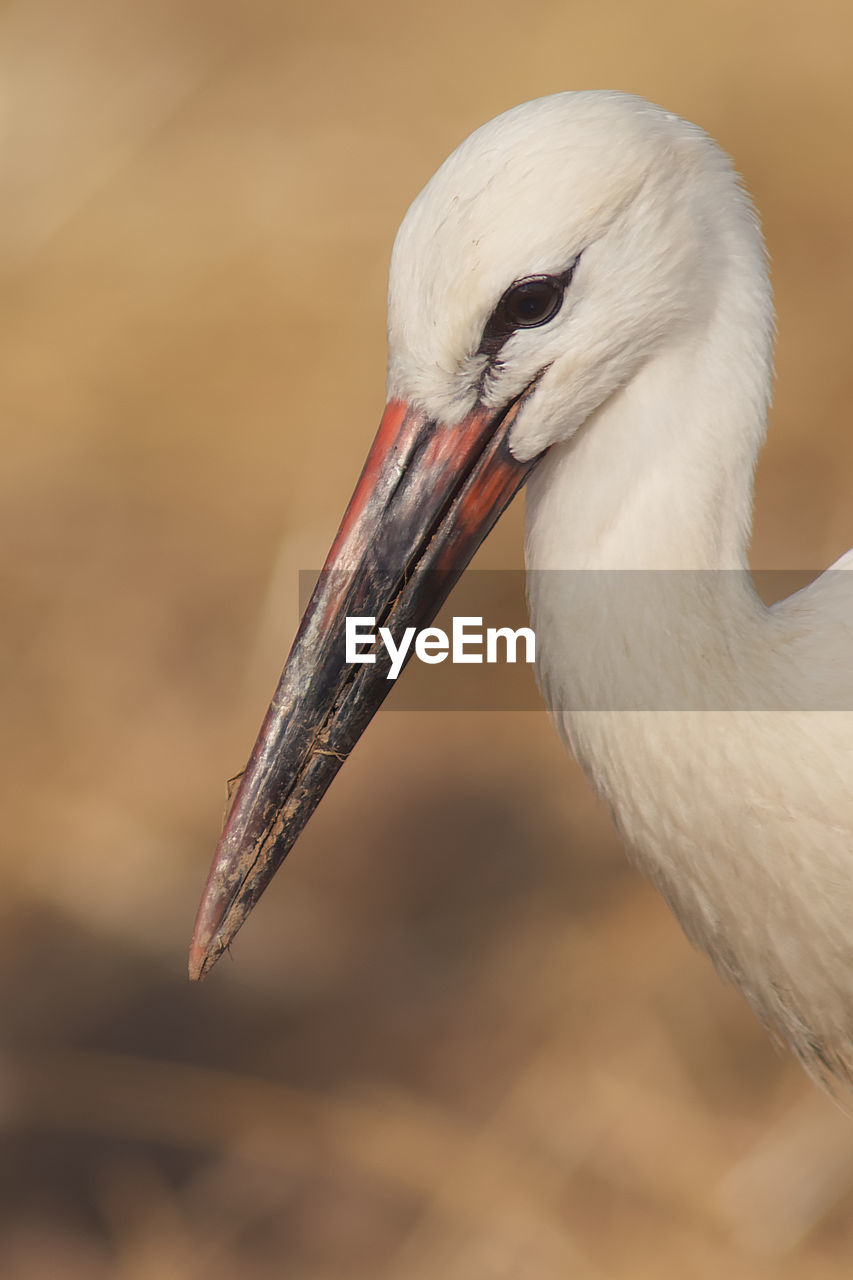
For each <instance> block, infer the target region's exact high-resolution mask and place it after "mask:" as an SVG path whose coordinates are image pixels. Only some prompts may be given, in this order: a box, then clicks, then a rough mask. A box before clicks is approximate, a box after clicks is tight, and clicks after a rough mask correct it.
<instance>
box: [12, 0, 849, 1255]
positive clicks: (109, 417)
mask: <svg viewBox="0 0 853 1280" xmlns="http://www.w3.org/2000/svg"><path fill="white" fill-rule="evenodd" d="M851 40H853V18H851V17H850V14H849V9H848V7H847V6H845V5H840V4H837V3H834V2H833V0H813V2H812V3H811V4H809V5H802V4H793V3H780V0H772V2H771V0H752V2H751V3H749V2H748V3H746V4H744V3H743V0H738V2H735V0H719V2H717V3H714V2H712V0H699V3H694V4H685V3H683V0H657V2H649V3H646V2H641V3H631V2H630V0H603V2H599V3H597V4H594V5H592V4H585V3H583V4H582V3H580V2H579V0H572V2H567V0H562V2H556V0H555V2H551V3H548V2H546V0H528V3H527V4H525V5H519V4H518V3H517V0H512V2H510V0H467V2H462V3H460V0H434V2H433V3H429V4H422V5H414V4H410V3H405V2H404V3H400V0H397V2H396V3H392V2H390V0H388V2H387V3H386V2H385V0H367V2H366V3H362V4H345V3H343V2H342V0H336V2H334V3H320V4H318V5H316V6H314V7H309V6H307V5H297V4H295V3H289V2H288V0H282V2H281V3H278V4H275V3H272V2H271V0H267V2H264V0H77V2H76V3H74V4H71V3H67V2H65V3H63V0H20V2H19V3H9V4H4V5H2V6H0V68H1V70H0V85H1V86H2V123H3V129H4V143H3V153H2V165H0V184H1V185H2V198H0V274H2V291H0V308H2V311H1V312H0V314H2V329H3V334H2V342H0V395H2V401H3V412H2V424H3V426H2V429H3V465H2V479H0V485H2V488H0V521H2V550H0V557H2V559H0V566H2V602H3V624H4V625H3V628H2V633H3V662H2V668H0V670H2V677H3V695H4V710H3V716H2V726H0V732H2V735H3V737H2V746H3V759H2V770H0V780H2V787H3V790H4V796H3V807H2V813H3V840H2V874H3V885H4V892H3V895H2V899H3V901H2V908H0V909H2V916H3V920H2V923H3V928H2V932H0V948H1V950H0V957H2V963H1V964H0V1001H2V1013H0V1035H2V1060H1V1061H0V1118H2V1123H3V1137H2V1168H0V1275H2V1276H3V1277H4V1278H6V1280H36V1278H38V1280H42V1278H44V1280H54V1278H56V1277H68V1278H69V1280H101V1277H106V1276H111V1277H112V1276H114V1277H119V1278H120V1280H196V1277H199V1278H200V1277H204V1278H205V1280H218V1278H219V1277H232V1276H235V1275H239V1276H245V1277H248V1278H249V1280H267V1278H268V1277H281V1276H284V1277H288V1280H289V1278H291V1277H292V1278H293V1280H344V1278H347V1280H350V1278H351V1280H362V1278H364V1280H368V1278H370V1280H373V1278H377V1280H421V1278H423V1280H428V1278H429V1280H432V1278H433V1277H435V1276H439V1275H440V1276H442V1277H444V1278H445V1280H504V1278H506V1280H510V1278H513V1280H515V1278H522V1277H523V1278H524V1280H527V1278H528V1277H530V1278H531V1280H552V1278H554V1280H562V1278H563V1277H580V1278H584V1280H586V1278H589V1280H622V1278H626V1280H627V1278H628V1277H630V1278H631V1280H635V1278H636V1280H640V1278H641V1277H642V1278H645V1277H649V1278H650V1280H651V1278H654V1280H660V1278H662V1277H663V1278H666V1277H684V1276H691V1277H706V1276H707V1277H715V1278H716V1277H718V1276H719V1275H720V1274H721V1273H722V1274H725V1275H726V1276H727V1277H730V1278H731V1280H739V1278H741V1277H756V1276H757V1277H763V1276H774V1277H783V1280H784V1278H787V1277H809V1278H812V1277H815V1278H817V1280H821V1278H822V1277H833V1278H834V1277H847V1276H849V1275H850V1274H851V1272H853V1219H851V1210H853V1121H849V1120H848V1119H847V1118H846V1117H845V1116H844V1115H842V1114H841V1113H840V1112H839V1111H837V1110H835V1109H834V1108H833V1107H832V1105H831V1104H830V1103H829V1102H828V1101H826V1100H825V1099H824V1098H823V1097H822V1096H821V1095H819V1094H818V1092H817V1091H816V1090H815V1089H814V1088H813V1087H812V1086H811V1085H810V1084H809V1082H808V1081H807V1080H806V1079H805V1078H804V1077H803V1076H802V1075H801V1073H800V1072H799V1070H798V1069H797V1068H796V1067H795V1066H794V1065H793V1064H792V1063H791V1062H790V1061H789V1060H788V1058H787V1057H785V1056H784V1055H780V1054H779V1053H777V1052H776V1051H775V1050H774V1048H773V1047H772V1045H771V1044H770V1043H769V1042H768V1040H767V1039H766V1037H765V1036H764V1034H763V1032H762V1031H761V1030H760V1029H759V1028H758V1027H757V1026H756V1025H755V1024H754V1022H753V1020H752V1018H751V1016H750V1015H749V1013H748V1012H747V1011H746V1009H745V1007H744V1006H743V1004H742V1002H741V1001H740V999H739V998H738V997H736V996H735V995H734V994H733V993H731V992H730V991H728V990H726V989H725V988H723V987H722V986H721V985H720V984H719V983H718V981H717V979H716V978H715V976H714V975H713V973H712V972H711V970H710V966H709V965H708V964H707V963H706V962H705V961H704V960H703V959H702V958H700V957H698V956H697V955H695V954H694V953H693V952H692V951H691V950H690V948H689V947H688V945H687V943H686V942H685V941H684V940H683V938H682V937H681V935H680V933H679V932H678V929H677V928H676V926H675V924H674V923H673V921H672V920H671V919H670V917H669V915H668V914H667V912H666V910H665V908H664V906H663V904H662V903H661V902H660V901H659V900H658V898H657V897H656V896H655V895H654V894H653V893H652V891H651V890H650V889H648V888H647V887H646V886H645V885H644V884H643V883H641V882H640V881H639V880H638V878H637V877H636V875H635V874H634V873H633V872H632V871H630V870H629V869H628V868H627V867H626V865H625V863H624V860H623V856H622V853H621V851H620V848H619V845H618V841H617V839H616V837H615V836H614V834H613V832H612V831H611V828H610V826H609V824H608V822H607V819H606V817H605V816H604V815H603V813H602V812H601V811H600V809H599V808H598V806H597V805H596V803H595V801H594V800H593V799H592V797H591V796H590V794H589V792H588V789H587V787H586V785H585V784H584V782H583V779H582V778H581V777H580V775H579V772H578V770H577V768H576V767H575V766H574V765H573V764H571V763H570V762H569V761H568V760H567V759H566V758H565V756H564V753H563V751H562V749H561V748H560V746H559V744H558V743H557V741H556V738H555V735H554V733H553V731H552V729H551V727H550V725H549V723H548V721H547V719H546V717H545V715H544V714H543V713H529V714H520V713H516V714H511V713H507V714H499V713H491V714H488V713H483V714H479V715H476V714H450V713H441V714H433V715H430V714H428V713H422V714H412V713H402V712H386V713H383V714H380V716H379V717H378V719H377V721H376V723H375V724H374V725H373V726H372V728H371V729H370V731H369V733H368V735H367V736H366V738H365V740H364V742H363V743H362V745H361V746H360V747H359V750H358V751H357V752H356V754H355V756H354V758H353V760H352V761H351V763H350V764H349V765H348V766H347V768H346V769H345V770H344V771H343V774H342V775H341V777H340V779H339V780H338V782H337V783H336V785H335V787H334V788H333V790H332V792H331V793H330V795H329V796H328V797H327V800H326V802H325V803H324V805H323V806H322V807H321V809H320V811H319V813H318V814H317V816H316V818H315V819H314V821H313V822H312V824H311V827H310V828H309V830H308V832H307V833H306V834H305V836H304V838H303V839H302V841H301V842H300V844H299V846H298V847H297V849H296V851H295V852H294V853H293V855H292V856H291V858H290V859H289V861H288V864H287V867H286V869H285V870H284V871H283V872H282V873H281V874H280V875H279V877H278V879H277V881H276V883H275V885H274V887H273V888H272V889H271V890H270V892H269V893H268V895H267V897H266V898H265V900H264V902H263V904H262V906H261V907H260V908H259V910H258V911H257V913H256V915H255V917H253V919H252V921H251V923H250V925H249V927H247V928H246V930H245V931H244V933H243V934H242V935H241V937H240V938H239V940H238V943H237V945H236V946H235V948H234V955H233V960H232V961H228V960H225V961H224V962H223V963H222V964H221V965H220V967H219V969H218V970H217V971H216V972H215V974H214V975H213V977H212V979H211V980H210V981H208V982H207V983H206V984H205V985H204V986H203V987H201V988H195V989H194V988H191V987H190V986H189V985H188V984H187V982H186V980H185V954H186V944H187V940H188V935H189V931H190V927H191V923H192V918H193V914H194V911H195V906H196V900H197V896H198V892H199V889H200V887H201V883H202V880H203V877H204V874H205V872H206V869H207V865H208V862H209V858H210V855H211V852H212V849H213V846H214V843H215V839H216V836H217V833H218V825H219V818H220V814H221V811H222V807H223V804H224V797H225V788H224V780H225V779H226V778H227V777H228V776H229V775H232V774H234V773H236V772H237V770H238V769H239V768H240V766H241V765H242V763H243V761H244V759H245V757H246V755H247V753H248V750H249V747H250V745H251V742H252V740H253V738H254V734H255V731H256V729H257V726H258V724H259V721H260V718H261V715H262V713H263V711H264V709H265V706H266V702H267V699H268V696H269V694H270V692H271V689H272V686H273V684H274V681H275V679H276V677H277V674H278V671H279V668H280V665H281V662H282V659H283V657H284V654H285V651H286V648H287V646H288V643H289V639H290V636H291V633H292V629H293V626H294V623H295V613H296V600H297V590H298V580H297V573H298V570H299V569H300V568H310V567H316V566H317V565H318V564H319V563H320V562H321V561H322V558H323V555H324V553H325V550H326V547H327V545H328V542H329V539H330V537H331V534H332V533H333V531H334V528H335V526H336V523H337V518H338V516H339V514H340V512H341V510H342V508H343V504H344V502H345V501H346V499H347V497H348V495H349V492H350V490H351V487H352V484H353V481H354V478H355V476H356V474H357V471H358V469H359V467H360V463H361V460H362V457H363V454H364V452H365V449H366V447H367V445H368V443H369V441H370V439H371V438H372V434H373V431H374V429H375V426H376V423H377V421H378V418H379V413H380V411H381V407H382V401H383V376H384V355H385V352H384V291H385V276H386V269H387V263H388V256H389V251H390V246H391V242H392V238H393V234H394V231H395V228H396V226H397V223H398V221H399V219H400V218H401V216H402V214H403V213H404V211H405V209H406V206H407V204H408V202H409V201H410V199H411V198H412V196H413V195H414V194H415V192H416V191H417V190H418V189H419V187H420V186H421V185H422V184H423V183H424V181H425V180H426V179H427V178H428V177H429V175H430V174H431V173H432V171H433V169H434V168H435V167H436V165H437V164H438V163H439V162H440V160H441V159H442V158H443V157H444V156H445V155H446V153H447V152H448V151H449V150H450V149H451V148H452V147H453V146H455V145H456V143H457V142H458V141H460V140H461V139H462V138H463V137H464V136H465V135H466V134H467V133H468V132H469V131H470V130H471V129H472V128H473V127H474V126H476V125H478V124H480V123H481V122H483V121H484V120H486V119H488V118H489V117H490V116H492V115H494V114H495V113H496V112H498V111H500V110H502V109H504V108H506V107H508V106H510V105H513V104H515V103H516V102H519V101H523V100H524V99H526V98H529V97H535V96H538V95H540V94H544V93H548V92H552V91H556V90H559V89H564V88H582V87H610V88H621V89H626V90H630V91H633V92H636V93H640V94H643V95H645V96H647V97H650V98H652V99H654V100H656V101H658V102H661V103H663V104H665V105H666V106H667V107H669V108H670V109H671V110H673V111H677V112H679V113H681V114H683V115H685V116H687V117H689V118H691V119H694V120H696V121H697V122H699V123H700V124H702V125H703V126H704V127H705V128H706V129H707V130H709V131H710V132H711V133H712V134H714V135H715V136H716V137H717V138H718V139H719V140H720V141H721V142H722V144H723V145H724V146H725V147H726V148H727V149H728V150H729V151H730V152H731V153H732V154H733V155H734V156H735V158H736V161H737V163H738V166H739V167H740V169H741V170H742V172H743V173H744V174H745V176H746V178H747V181H748V184H749V186H750V189H751V190H752V192H753V194H754V196H755V198H756V200H757V202H758V205H759V207H760V209H761V211H762V213H763V217H764V223H765V229H766V233H767V238H768V242H769V247H770V251H771V254H772V257H773V262H774V268H773V269H774V278H775V285H776V291H777V301H778V306H779V315H780V344H779V351H778V367H779V380H778V388H777V397H776V407H775V409H774V413H773V423H772V432H771V439H770V443H769V445H768V447H767V449H766V452H765V454H764V456H763V460H762V463H761V467H760V473H759V481H758V501H757V526H756V537H755V543H754V562H755V563H756V564H757V565H761V566H766V567H776V566H786V567H805V568H811V567H817V566H819V565H823V564H825V563H827V562H828V561H830V560H831V559H833V558H834V557H835V556H837V555H838V554H839V553H840V552H841V551H842V550H843V549H844V548H846V547H847V546H848V545H849V543H850V542H851V541H853V516H851V513H850V501H849V495H850V494H851V493H853V432H851V429H850V407H849V404H850V398H851V382H853V374H851V368H853V365H851V360H850V354H849V353H850V350H851V344H853V326H851V322H850V305H851V299H853V235H851V226H853V169H852V168H851V164H850V154H851V121H853V74H851V70H852V69H853V49H851ZM520 527H521V508H520V504H519V506H518V509H517V510H513V511H512V512H510V513H509V515H508V517H507V518H506V519H505V521H504V522H503V523H502V526H501V528H500V529H499V530H497V531H496V533H495V535H494V537H493V538H492V540H491V542H490V543H489V545H488V546H487V547H486V549H485V550H484V552H483V554H482V555H481V556H480V558H479V561H478V563H479V564H480V565H481V566H501V567H503V566H517V565H519V564H520V561H521V546H520ZM851 927H853V923H852V926H851Z"/></svg>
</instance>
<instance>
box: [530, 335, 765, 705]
mask: <svg viewBox="0 0 853 1280" xmlns="http://www.w3.org/2000/svg"><path fill="white" fill-rule="evenodd" d="M767 327H768V328H769V326H767ZM739 332H740V333H743V332H745V333H746V334H749V333H753V334H757V333H759V332H760V331H759V330H758V329H757V328H756V326H755V324H754V323H753V326H752V328H751V329H750V328H749V327H747V328H745V329H744V328H743V327H742V326H739V325H736V324H734V323H733V318H732V317H731V316H729V317H727V318H726V323H721V324H719V325H718V326H717V332H716V335H715V334H714V333H712V334H711V335H710V340H709V335H708V334H707V333H706V334H705V335H704V339H703V340H702V341H701V343H700V342H699V341H688V342H685V343H684V344H683V346H682V347H681V348H680V349H672V348H670V349H668V350H667V351H666V352H664V353H662V354H660V355H659V356H658V357H656V358H655V359H654V360H652V361H651V362H649V364H647V365H646V366H645V367H644V368H643V369H642V370H641V371H640V373H639V374H638V375H637V376H636V377H635V378H634V379H633V380H632V381H631V382H630V383H629V384H628V385H626V386H625V387H624V388H622V389H621V390H620V391H619V392H617V393H616V394H615V395H614V396H612V397H611V398H610V399H609V400H608V401H607V403H606V404H605V405H603V406H602V407H601V408H600V409H599V410H598V411H597V413H596V414H594V415H593V417H592V418H591V419H590V420H589V421H588V422H587V423H586V424H585V425H584V427H583V428H582V430H581V431H580V432H578V434H577V435H576V436H575V437H574V438H573V439H572V440H570V441H569V442H567V443H565V444H563V445H560V446H558V447H557V448H556V449H552V450H551V451H550V453H549V454H548V455H547V456H546V457H545V458H544V459H543V461H542V463H541V464H540V466H539V467H538V468H537V470H536V471H535V472H534V474H533V476H532V477H531V482H530V485H529V492H528V506H527V545H526V554H527V566H528V570H529V571H530V570H532V571H533V572H532V573H530V574H529V598H530V608H531V614H532V620H533V625H534V628H535V630H536V632H537V636H538V637H539V642H540V646H539V658H540V674H541V676H542V680H543V685H544V687H545V689H546V693H547V694H548V697H549V701H550V702H551V704H552V708H553V707H555V706H557V705H561V706H563V707H566V706H567V705H568V706H575V707H578V706H583V705H586V706H596V705H615V706H620V705H621V706H627V705H632V704H633V705H637V706H647V707H653V706H658V705H683V706H689V705H691V704H692V703H693V699H694V697H695V692H694V689H695V679H694V677H695V673H696V669H697V668H698V666H699V665H700V663H699V658H698V655H701V656H702V657H701V662H702V664H704V667H705V669H707V671H708V672H709V675H710V678H711V686H710V687H709V693H708V698H709V705H720V704H721V703H725V702H726V701H727V700H728V697H729V694H728V693H727V692H726V691H727V690H729V689H731V688H734V686H735V685H736V684H737V683H738V679H739V676H738V663H737V661H736V659H735V653H736V652H737V651H739V650H740V649H741V641H742V638H743V637H745V636H749V635H754V631H755V628H756V627H758V626H760V625H761V618H762V616H763V615H764V613H765V611H764V608H763V606H762V605H761V602H760V601H759V600H758V597H757V596H756V594H755V592H754V590H753V588H752V583H751V580H750V578H749V575H748V573H747V572H746V548H747V540H748V536H749V529H750V517H751V507H752V488H753V467H754V462H755V457H756V454H757V451H758V448H759V445H760V442H761V439H762V437H763V432H764V420H765V404H766V384H767V368H768V359H767V352H766V350H762V348H761V346H760V344H759V342H758V341H755V346H754V348H753V349H752V350H750V349H749V346H748V343H747V344H742V345H741V349H740V350H737V349H736V346H737V344H736V341H735V336H736V335H737V334H738V333H739ZM549 570H563V571H570V572H562V573H550V572H547V571H549ZM574 570H593V571H598V572H597V573H593V574H590V573H587V572H580V573H578V572H571V571H574ZM625 570H646V571H650V572H644V573H641V574H634V573H631V574H628V575H627V578H626V575H625V574H624V572H621V571H625ZM723 570H725V571H735V572H720V571H723ZM541 571H546V572H541ZM609 571H620V572H617V573H613V572H609ZM673 670H674V671H675V675H674V676H673V677H672V678H670V675H669V674H668V673H669V672H670V671H673ZM682 677H683V681H682ZM680 681H682V683H679V682H680ZM673 689H677V692H676V693H675V694H674V695H673V693H672V690H673ZM732 697H733V698H734V697H735V695H734V694H733V695H732Z"/></svg>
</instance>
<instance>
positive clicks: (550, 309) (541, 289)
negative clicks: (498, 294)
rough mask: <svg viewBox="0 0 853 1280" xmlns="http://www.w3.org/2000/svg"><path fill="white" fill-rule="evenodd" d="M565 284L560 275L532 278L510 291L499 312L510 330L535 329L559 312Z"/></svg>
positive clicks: (501, 301)
mask: <svg viewBox="0 0 853 1280" xmlns="http://www.w3.org/2000/svg"><path fill="white" fill-rule="evenodd" d="M564 292H565V284H564V282H563V280H562V279H561V278H560V277H559V276H530V277H529V279H527V280H519V281H518V283H517V284H514V285H512V286H511V287H510V288H509V289H507V291H506V293H505V294H504V296H503V297H502V298H501V300H500V302H499V304H498V313H499V314H501V318H502V319H503V321H504V324H505V327H506V328H507V329H535V328H536V326H537V325H540V324H547V323H548V321H549V320H553V318H554V316H555V315H556V314H557V312H558V311H559V310H560V305H561V303H562V301H563V293H564Z"/></svg>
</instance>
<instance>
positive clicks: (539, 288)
mask: <svg viewBox="0 0 853 1280" xmlns="http://www.w3.org/2000/svg"><path fill="white" fill-rule="evenodd" d="M579 259H580V254H578V256H577V258H575V260H574V261H573V262H572V263H571V264H570V265H569V266H568V267H567V268H566V270H565V271H563V272H562V273H561V274H560V275H558V276H545V275H542V276H527V277H526V278H525V279H524V280H516V281H515V282H514V284H511V285H510V287H509V288H508V289H507V291H506V293H505V294H504V295H503V297H502V298H501V300H500V302H499V303H498V305H497V306H496V307H495V309H494V311H493V312H492V314H491V316H490V318H489V322H488V324H487V325H486V327H485V329H484V330H483V336H482V339H481V340H480V347H479V354H481V355H486V356H489V358H490V359H492V360H493V359H495V357H496V356H497V354H498V352H499V351H500V349H501V347H502V346H503V344H504V343H505V342H506V340H507V339H508V338H509V337H510V336H511V335H512V334H513V333H515V331H516V329H535V328H537V327H538V326H539V325H540V324H547V323H548V321H549V320H553V319H554V316H555V315H556V314H557V312H558V311H559V310H560V307H561V306H562V305H563V297H564V295H565V292H566V289H567V288H568V285H569V282H570V281H571V278H572V275H573V274H574V270H575V267H576V266H577V264H578V261H579Z"/></svg>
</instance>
